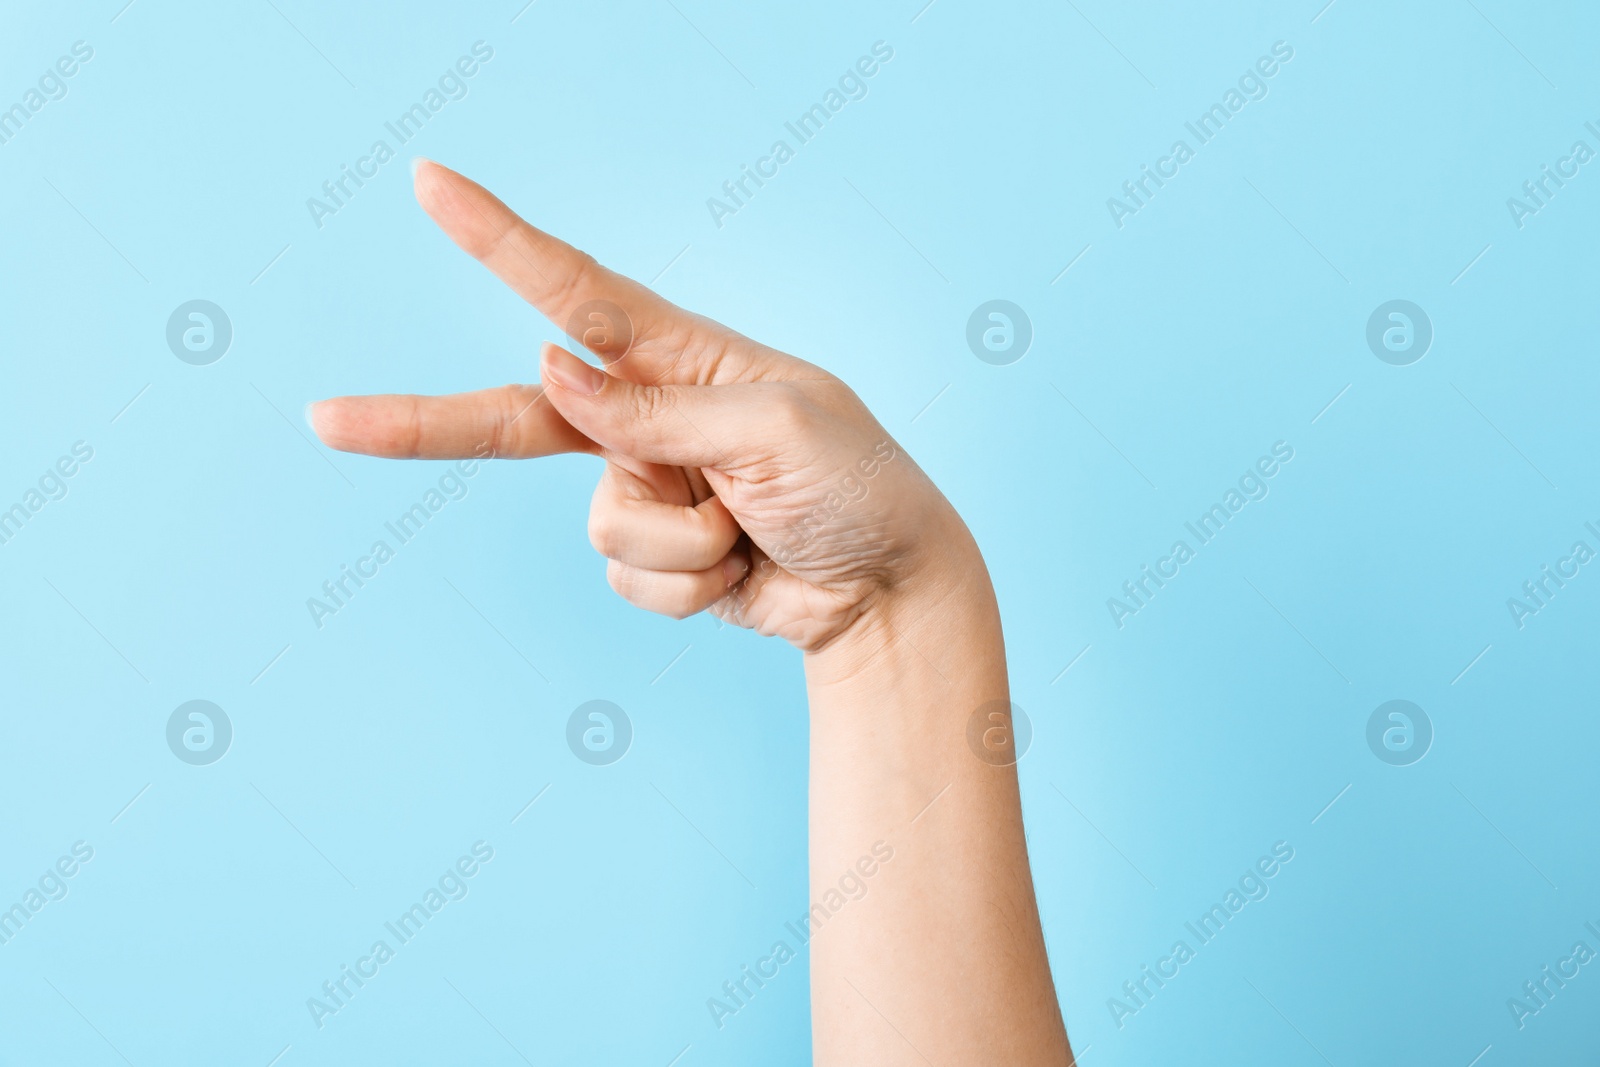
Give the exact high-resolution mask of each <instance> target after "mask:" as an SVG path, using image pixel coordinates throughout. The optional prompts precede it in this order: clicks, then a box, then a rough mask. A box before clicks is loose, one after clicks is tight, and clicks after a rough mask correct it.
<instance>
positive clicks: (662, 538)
mask: <svg viewBox="0 0 1600 1067" xmlns="http://www.w3.org/2000/svg"><path fill="white" fill-rule="evenodd" d="M416 191H417V199H418V200H420V201H421V202H422V206H423V207H424V208H425V209H426V210H427V212H428V214H430V215H432V216H433V218H434V220H435V221H436V222H438V223H439V225H440V226H441V227H443V229H444V231H445V232H446V233H448V234H449V235H450V236H451V237H452V238H453V239H454V240H455V242H456V243H457V244H458V245H460V246H461V247H462V248H464V249H466V250H467V251H468V252H469V253H471V254H472V255H473V256H476V257H477V258H478V259H479V260H481V261H482V262H483V263H484V265H486V266H487V267H488V268H489V269H490V270H492V271H494V272H495V273H496V274H498V275H499V276H500V278H501V279H502V280H503V281H505V282H506V284H508V285H510V286H511V288H513V289H515V290H516V291H517V292H518V293H520V294H521V295H522V296H523V297H524V298H525V299H526V300H528V301H529V302H530V303H531V304H533V305H534V306H535V307H536V308H538V309H539V310H540V311H542V312H543V313H544V314H545V316H546V317H547V318H548V319H550V321H552V322H554V323H557V324H558V325H562V326H564V327H565V328H566V331H567V333H568V334H572V335H577V336H578V337H579V338H580V339H581V340H582V343H583V345H584V346H585V347H587V348H588V349H590V351H592V352H593V353H594V354H595V355H597V356H599V357H600V360H601V362H602V363H603V364H604V365H605V369H604V370H603V371H602V370H599V369H596V368H594V367H592V366H590V365H589V364H587V363H585V362H583V361H582V360H580V359H578V358H577V357H576V356H574V355H572V354H571V353H569V352H567V351H564V350H563V349H560V348H557V347H556V346H554V345H549V344H547V345H545V346H544V350H543V353H542V355H541V359H540V365H541V376H542V378H543V382H544V384H543V385H542V386H526V385H508V386H504V387H502V388H499V389H487V390H483V391H481V392H476V393H462V394H458V395H456V396H443V397H421V396H366V397H340V398H338V399H336V400H324V401H322V402H321V403H320V404H317V405H315V406H314V407H313V409H312V411H311V419H312V423H313V425H314V426H315V427H316V430H317V433H318V434H319V435H320V436H321V437H322V439H323V440H324V441H326V442H327V443H328V444H330V445H332V446H333V447H335V448H341V449H344V450H346V451H350V452H366V453H369V454H371V455H378V456H393V457H404V458H427V459H445V458H454V457H467V456H482V455H484V454H485V451H486V446H487V449H488V450H490V451H491V454H493V455H497V456H506V457H513V458H524V457H530V456H547V455H551V454H554V453H558V452H592V453H594V454H596V455H598V456H601V457H602V458H604V459H605V461H606V470H605V473H604V474H603V475H602V476H601V479H600V485H599V488H598V489H597V490H596V491H595V498H594V504H593V507H592V508H591V510H590V514H589V534H590V538H591V540H593V541H594V544H595V547H596V548H597V549H599V550H600V552H601V554H603V555H605V556H606V557H607V558H608V559H609V560H610V561H611V562H610V564H609V567H608V573H609V576H610V579H611V584H612V586H613V587H614V588H615V589H616V590H617V591H618V592H620V593H621V594H622V595H623V596H625V597H627V598H628V599H629V600H630V601H632V602H633V603H635V604H637V605H639V606H640V607H644V608H649V609H650V610H652V611H658V612H662V613H663V614H667V615H672V616H676V617H680V618H681V617H683V616H685V615H689V614H692V613H694V612H697V611H701V610H704V609H706V608H710V609H711V610H713V611H715V612H716V613H717V614H718V615H719V616H720V617H722V618H724V619H728V620H729V621H732V622H735V623H739V624H741V625H744V626H749V627H753V628H755V629H757V630H759V631H761V632H762V633H766V634H778V635H781V636H782V637H784V638H786V639H787V640H788V641H790V642H791V643H793V644H794V645H796V646H798V647H799V648H801V649H802V650H804V651H805V652H807V653H808V655H807V656H806V681H807V690H808V694H809V697H810V704H811V716H812V721H811V842H810V866H811V886H812V899H813V901H816V902H818V903H816V904H814V905H813V907H812V909H811V910H810V912H808V918H807V919H806V920H803V921H804V922H806V923H807V924H812V923H817V924H820V923H822V922H824V921H825V922H826V923H827V930H828V933H827V935H826V936H824V937H819V938H817V939H816V940H815V941H814V942H810V952H811V960H812V966H811V982H812V1025H813V1028H814V1047H815V1053H816V1062H817V1063H818V1064H819V1065H822V1067H835V1065H843V1064H856V1063H924V1062H928V1060H927V1056H926V1055H925V1054H924V1053H923V1052H922V1050H923V1049H927V1050H935V1049H937V1050H938V1051H939V1055H940V1057H941V1060H942V1061H943V1062H949V1063H962V1064H967V1063H971V1064H978V1063H982V1064H990V1063H1005V1064H1016V1065H1019V1067H1022V1065H1029V1067H1031V1065H1034V1064H1040V1065H1043V1064H1051V1065H1059V1064H1063V1063H1069V1062H1070V1061H1071V1055H1072V1054H1071V1051H1070V1050H1069V1048H1068V1046H1067V1041H1066V1034H1065V1032H1064V1030H1063V1028H1062V1025H1061V1015H1060V1012H1059V1010H1058V1009H1057V1007H1056V1002H1055V994H1054V992H1053V989H1052V985H1051V980H1050V971H1049V966H1048V962H1047V960H1046V958H1045V952H1044V939H1043V936H1042V934H1041V931H1040V927H1039V915H1038V910H1037V908H1036V906H1035V903H1034V897H1033V885H1032V881H1031V879H1030V878H1029V875H1028V858H1027V846H1026V843H1025V840H1024V837H1023V833H1022V818H1021V806H1020V803H1019V798H1018V793H1017V780H1016V773H1015V768H1014V767H1013V766H1012V765H1011V763H1009V762H1006V761H1005V760H999V761H996V760H995V759H993V758H991V757H992V754H989V753H985V754H983V756H982V757H979V756H978V755H975V754H974V751H973V750H972V749H971V748H970V747H969V746H970V741H969V728H970V722H971V716H972V715H973V714H974V711H975V709H976V711H977V712H978V713H984V709H986V708H992V707H993V706H994V705H995V702H997V701H999V702H1004V701H1006V700H1008V699H1009V689H1008V686H1007V680H1006V670H1005V649H1004V645H1003V642H1002V640H1001V634H1000V616H999V611H998V608H997V606H996V604H995V602H994V592H993V589H992V587H991V586H990V584H989V581H988V575H987V573H986V572H985V570H984V567H983V560H982V558H981V556H979V554H978V551H977V547H976V545H975V544H974V543H973V541H972V538H971V536H970V534H968V532H967V530H966V527H965V526H964V525H963V524H962V522H961V520H960V519H959V518H958V517H957V516H956V514H955V512H954V510H953V509H952V508H951V507H950V505H949V504H948V503H947V502H946V501H945V499H944V497H943V496H941V495H940V494H939V491H938V490H937V489H935V488H934V487H933V484H932V483H931V482H930V481H929V480H928V478H927V477H926V476H925V475H924V474H923V473H922V471H920V470H918V469H917V467H916V465H915V464H913V463H912V462H911V459H910V458H909V457H908V456H906V455H905V454H904V453H903V452H902V451H901V450H900V448H899V446H898V445H896V444H895V443H894V441H893V440H892V439H891V438H890V437H889V435H888V434H887V433H885V432H884V429H883V427H882V426H881V425H879V424H878V421H877V420H876V419H874V418H873V417H872V415H871V413H869V412H868V411H867V409H866V408H865V407H864V406H862V403H861V401H860V400H858V399H857V398H856V395H855V394H854V393H852V392H851V391H850V390H849V388H848V387H846V386H845V385H844V383H842V382H840V381H839V380H838V379H837V378H834V377H833V376H832V375H830V374H828V373H826V372H824V371H822V370H819V369H818V368H816V367H814V366H812V365H811V364H809V363H805V362H802V361H801V360H798V359H795V358H794V357H792V356H786V355H784V354H783V353H781V352H776V351H774V350H773V349H770V348H767V347H765V346H763V345H759V344H757V343H755V342H754V341H751V340H749V339H748V338H745V337H741V336H740V335H739V334H737V333H734V332H733V331H732V330H729V329H727V328H726V327H723V326H720V325H718V324H717V323H714V322H711V321H709V320H707V319H704V318H701V317H699V316H696V315H691V314H689V313H688V312H685V311H683V310H681V309H679V308H676V307H674V306H672V305H671V304H669V303H667V302H666V301H665V300H663V299H661V298H660V297H659V296H656V295H655V294H654V293H652V292H650V291H649V290H648V289H646V288H644V287H643V286H642V285H639V284H637V283H636V282H632V281H629V280H628V279H626V278H623V277H620V276H618V275H616V274H613V273H611V272H610V271H608V270H606V269H605V268H604V267H601V266H599V265H598V264H597V263H595V261H594V260H593V259H592V258H590V257H589V256H586V255H584V254H583V253H581V252H579V251H577V250H576V249H573V248H572V247H570V246H568V245H566V244H563V243H562V242H561V241H558V240H556V239H555V238H553V237H550V236H548V235H547V234H544V233H541V232H540V231H538V230H536V229H534V228H533V227H532V226H529V225H528V224H527V223H525V222H523V221H522V220H521V219H519V218H517V216H516V215H514V214H513V213H512V212H511V211H510V209H508V208H507V207H506V206H505V205H504V204H502V203H500V201H498V200H496V199H495V198H494V197H493V196H491V195H490V194H489V193H488V192H487V191H485V190H484V189H482V188H480V187H479V186H477V185H475V184H473V183H472V182H470V181H468V180H467V179H465V178H463V177H461V176H460V175H458V174H456V173H454V172H452V171H449V170H446V169H445V168H444V167H441V166H439V165H437V164H434V163H426V162H424V163H422V164H421V165H420V166H419V167H418V168H417V173H416ZM844 635H849V636H848V637H844ZM841 638H843V639H841ZM1013 758H1014V757H1013ZM935 802H937V805H936V804H935ZM869 853H870V854H871V855H872V856H876V857H880V858H885V857H886V858H887V859H892V861H893V862H892V865H891V864H889V863H888V862H887V859H885V866H884V867H883V868H882V869H880V870H878V871H877V873H876V874H875V875H873V878H874V882H873V886H874V888H873V889H872V892H871V895H870V896H864V897H862V898H861V899H860V900H859V901H857V902H854V903H852V904H850V906H849V908H848V909H845V908H844V905H843V904H842V903H841V904H840V905H839V907H838V909H837V910H836V909H834V908H833V907H832V905H831V904H830V903H829V902H830V901H831V900H832V899H834V898H839V894H838V892H837V891H836V890H835V889H834V888H833V887H834V885H835V883H836V882H838V880H839V878H840V877H841V872H853V871H865V870H866V868H865V867H863V866H862V864H864V863H866V862H867V861H866V859H864V858H863V857H865V856H867V855H868V854H869ZM839 899H840V900H842V899H843V898H839ZM727 1010H729V1011H731V1010H732V1009H731V1008H730V1009H727ZM891 1019H892V1020H893V1021H892V1022H891V1021H890V1020H891Z"/></svg>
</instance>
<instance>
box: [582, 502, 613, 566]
mask: <svg viewBox="0 0 1600 1067" xmlns="http://www.w3.org/2000/svg"><path fill="white" fill-rule="evenodd" d="M589 543H590V544H591V545H593V546H594V550H595V551H596V552H598V553H600V554H601V555H602V556H606V557H614V556H615V555H616V551H617V544H618V533H617V520H616V517H615V514H614V513H613V512H612V510H611V509H610V508H609V507H607V506H605V505H603V504H599V503H596V504H595V505H593V506H592V507H591V508H590V509H589Z"/></svg>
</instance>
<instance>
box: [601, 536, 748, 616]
mask: <svg viewBox="0 0 1600 1067" xmlns="http://www.w3.org/2000/svg"><path fill="white" fill-rule="evenodd" d="M749 573H750V558H749V556H747V555H746V554H745V553H744V552H742V551H737V550H736V551H733V552H729V553H728V554H727V555H726V556H724V557H723V558H722V561H721V562H720V563H718V564H717V565H716V566H714V567H709V568H707V569H706V570H703V571H652V570H646V569H645V568H643V567H635V566H633V565H632V564H629V563H623V562H622V561H620V560H615V559H613V560H607V561H606V579H607V580H608V581H609V582H610V583H611V588H612V589H615V590H616V591H617V593H618V595H620V596H621V597H622V599H624V600H626V601H627V602H628V603H630V604H632V605H633V606H634V607H638V608H643V609H644V610H646V611H653V612H655V613H656V614H657V615H666V616H669V617H671V618H674V619H686V618H688V617H689V616H690V615H694V614H696V613H698V612H702V611H704V610H706V609H707V608H709V607H710V606H711V605H713V604H715V603H716V602H717V601H719V600H721V599H722V598H723V597H725V596H727V595H728V590H729V589H731V588H733V587H734V586H735V585H738V584H739V582H740V581H741V580H743V578H744V576H745V575H747V574H749Z"/></svg>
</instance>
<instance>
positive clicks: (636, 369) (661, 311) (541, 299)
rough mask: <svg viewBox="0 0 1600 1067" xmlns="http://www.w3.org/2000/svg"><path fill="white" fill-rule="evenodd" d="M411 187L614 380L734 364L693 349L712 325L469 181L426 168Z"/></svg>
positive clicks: (668, 376) (674, 377)
mask: <svg viewBox="0 0 1600 1067" xmlns="http://www.w3.org/2000/svg"><path fill="white" fill-rule="evenodd" d="M414 185H415V189H416V195H417V202H418V203H419V204H421V205H422V208H423V210H424V211H426V212H427V213H428V214H429V215H430V216H431V217H432V218H433V220H434V222H436V223H438V224H439V228H440V229H442V230H444V232H445V233H446V234H448V235H449V237H450V239H451V240H452V241H454V242H455V243H456V244H457V245H459V246H460V247H461V249H462V250H463V251H465V252H466V253H467V254H468V255H470V256H472V257H473V258H474V259H476V260H478V261H479V262H480V263H482V264H483V265H484V266H486V267H488V268H489V269H490V270H491V271H493V272H494V273H495V274H496V275H497V276H499V278H500V280H501V281H503V282H505V283H506V284H507V285H509V286H510V287H511V288H512V289H513V290H514V291H515V292H516V293H517V294H518V295H519V296H521V297H522V298H523V299H524V300H526V301H527V302H528V303H530V304H532V305H533V306H534V307H536V308H538V309H539V310H540V311H541V312H542V313H543V314H544V316H545V318H547V319H549V320H550V321H551V322H552V323H554V324H555V325H556V327H557V328H559V329H561V330H563V331H566V332H567V334H568V335H569V336H571V337H572V338H573V340H575V341H577V342H579V343H581V344H583V345H584V346H585V347H587V348H589V349H590V351H593V352H594V353H596V354H597V355H599V356H600V357H601V359H602V360H604V361H605V362H606V363H607V369H608V370H610V371H611V373H613V374H617V375H619V376H621V377H626V378H628V379H630V380H632V381H637V382H656V381H664V380H671V381H690V380H697V379H700V378H702V377H706V376H709V375H710V374H711V373H712V371H713V370H714V367H710V366H706V365H703V361H705V360H712V361H717V360H721V359H726V358H729V357H728V356H727V351H726V350H727V348H728V346H726V345H707V344H703V343H702V344H694V343H692V341H693V339H694V335H695V334H696V333H703V332H705V331H707V330H715V329H718V327H716V326H715V324H713V323H711V322H710V321H709V320H707V319H702V318H701V317H700V316H697V315H692V314H690V313H689V312H687V311H684V310H683V309H682V308H680V307H678V306H677V305H675V304H673V303H671V302H670V301H668V300H666V299H664V298H662V297H661V296H659V295H657V294H656V293H654V292H652V291H651V290H649V289H647V288H645V287H644V286H643V285H640V284H639V283H638V282H636V281H634V280H633V279H631V278H626V277H624V276H622V275H620V274H617V273H615V272H614V271H610V270H607V269H606V268H605V267H603V266H601V265H600V264H599V263H598V262H596V261H595V258H594V257H593V256H591V255H589V254H588V253H586V252H581V251H579V250H578V249H576V248H574V247H572V246H571V245H569V244H567V243H566V242H565V241H562V240H560V239H558V238H555V237H552V236H550V235H549V234H547V233H545V232H544V231H542V230H540V229H537V228H536V227H534V226H531V225H529V224H528V223H527V222H524V221H523V220H522V219H521V218H520V217H519V216H518V215H517V213H516V212H514V211H512V210H511V209H510V208H509V207H507V206H506V205H505V204H504V203H502V202H501V201H500V199H499V198H498V197H496V196H495V195H494V194H493V193H491V192H489V190H487V189H485V188H484V187H483V186H481V185H479V184H478V183H477V182H475V181H472V180H471V179H470V178H466V177H463V176H462V175H460V174H457V173H456V172H455V171H453V170H451V169H450V168H448V167H445V166H441V165H440V164H438V163H435V162H433V161H432V160H426V159H419V160H418V161H417V163H416V176H415V179H414Z"/></svg>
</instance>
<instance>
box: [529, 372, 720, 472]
mask: <svg viewBox="0 0 1600 1067" xmlns="http://www.w3.org/2000/svg"><path fill="white" fill-rule="evenodd" d="M539 364H540V377H541V378H542V379H543V381H544V384H545V387H546V388H545V397H546V399H548V400H549V401H550V403H551V404H552V405H553V406H554V407H555V409H556V410H557V411H559V412H560V413H561V415H562V417H563V418H565V419H566V420H567V421H568V422H570V423H571V424H572V426H573V428H575V429H577V430H578V431H579V432H580V433H583V434H585V435H586V436H588V437H589V439H590V440H592V441H594V442H596V443H597V444H599V445H601V446H602V447H604V448H607V449H610V450H611V451H613V452H619V453H622V454H623V455H628V456H633V457H635V458H637V459H642V460H646V461H648V462H651V463H664V464H668V465H671V466H677V467H718V468H727V467H732V466H735V465H737V464H738V462H739V461H740V460H742V459H744V458H746V457H744V456H742V455H741V453H742V452H743V450H744V447H745V445H747V444H748V442H749V437H748V435H747V433H746V432H745V428H744V425H743V424H744V423H745V422H746V421H748V418H749V416H748V414H747V413H742V412H741V410H740V409H741V408H743V407H745V405H741V404H739V403H737V402H736V401H733V398H732V397H731V396H730V395H729V394H730V393H731V392H733V391H734V390H737V389H739V388H741V387H739V386H714V385H638V384H635V383H633V382H630V381H626V380H624V379H622V378H614V377H612V376H611V375H609V374H607V373H605V372H604V371H602V370H600V369H599V368H597V367H592V366H590V365H589V364H587V363H585V362H584V361H583V360H581V359H579V358H578V357H577V356H574V355H573V354H572V353H570V352H568V351H567V350H566V349H564V348H560V347H557V346H556V345H553V344H550V343H549V342H546V343H545V345H544V348H543V350H542V351H541V352H540V359H539Z"/></svg>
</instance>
